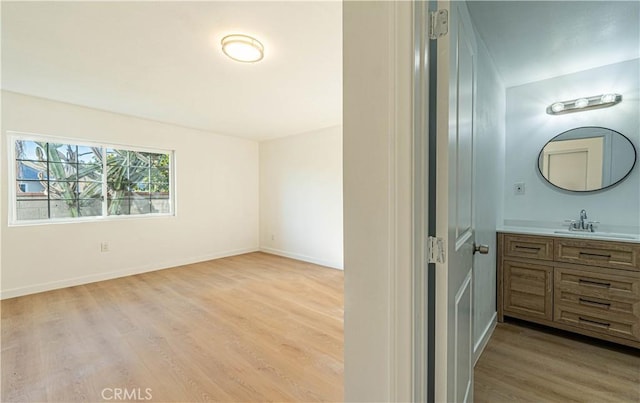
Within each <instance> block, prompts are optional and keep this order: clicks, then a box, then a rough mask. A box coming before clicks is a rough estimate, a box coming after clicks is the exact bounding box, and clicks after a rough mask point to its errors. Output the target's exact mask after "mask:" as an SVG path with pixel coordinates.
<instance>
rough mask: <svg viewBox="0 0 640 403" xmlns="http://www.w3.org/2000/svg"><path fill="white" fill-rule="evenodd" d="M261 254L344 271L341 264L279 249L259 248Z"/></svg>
mask: <svg viewBox="0 0 640 403" xmlns="http://www.w3.org/2000/svg"><path fill="white" fill-rule="evenodd" d="M260 251H261V252H265V253H271V254H272V255H278V256H284V257H289V258H291V259H296V260H302V261H303V262H309V263H313V264H317V265H320V266H326V267H329V268H331V269H337V270H344V268H343V265H342V264H341V263H339V264H338V263H336V262H330V261H328V260H322V259H317V258H315V257H311V256H306V255H301V254H299V253H293V252H287V251H283V250H279V249H274V248H269V247H266V246H261V247H260Z"/></svg>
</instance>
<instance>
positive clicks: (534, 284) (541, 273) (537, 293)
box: [503, 260, 553, 320]
mask: <svg viewBox="0 0 640 403" xmlns="http://www.w3.org/2000/svg"><path fill="white" fill-rule="evenodd" d="M503 270H504V284H503V287H504V293H503V309H504V312H505V313H507V314H508V313H509V312H511V313H517V314H520V315H525V316H529V317H531V318H537V319H546V320H552V319H553V309H552V304H553V289H552V286H551V283H552V280H553V278H552V276H553V275H552V272H553V267H552V266H545V265H536V264H529V263H521V262H512V261H509V260H505V261H504V263H503Z"/></svg>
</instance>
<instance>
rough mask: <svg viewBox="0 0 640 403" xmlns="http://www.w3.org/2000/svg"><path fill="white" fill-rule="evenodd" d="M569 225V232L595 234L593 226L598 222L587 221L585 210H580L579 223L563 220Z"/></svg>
mask: <svg viewBox="0 0 640 403" xmlns="http://www.w3.org/2000/svg"><path fill="white" fill-rule="evenodd" d="M565 222H568V223H569V231H581V232H595V227H594V224H598V223H599V222H598V221H587V210H585V209H582V210H580V221H576V220H565Z"/></svg>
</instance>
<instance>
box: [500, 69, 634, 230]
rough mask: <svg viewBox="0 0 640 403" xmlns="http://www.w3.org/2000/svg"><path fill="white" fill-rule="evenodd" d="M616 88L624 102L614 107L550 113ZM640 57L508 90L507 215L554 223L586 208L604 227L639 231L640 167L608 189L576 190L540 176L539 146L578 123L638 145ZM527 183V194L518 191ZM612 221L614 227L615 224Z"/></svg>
mask: <svg viewBox="0 0 640 403" xmlns="http://www.w3.org/2000/svg"><path fill="white" fill-rule="evenodd" d="M609 92H616V93H619V94H622V96H623V101H622V102H621V103H620V104H618V105H615V106H613V107H610V108H604V109H597V110H590V111H584V112H576V113H569V114H565V115H557V116H551V115H548V114H546V112H545V109H546V107H547V106H548V105H550V104H551V103H553V102H555V101H564V100H568V99H575V98H579V97H584V96H592V95H598V94H603V93H609ZM639 111H640V60H639V59H635V60H631V61H627V62H622V63H617V64H613V65H609V66H604V67H600V68H596V69H591V70H586V71H583V72H579V73H575V74H569V75H565V76H560V77H555V78H552V79H549V80H543V81H538V82H534V83H529V84H525V85H522V86H518V87H511V88H508V89H507V112H506V113H507V114H506V150H505V152H506V175H505V192H504V220H505V223H506V224H511V223H513V222H512V221H513V220H525V221H530V222H550V223H557V225H561V223H562V221H563V220H566V219H577V218H578V214H579V212H580V210H581V209H586V210H587V213H588V215H589V219H591V220H596V221H600V222H601V223H602V224H601V229H603V230H604V229H606V228H607V227H610V228H611V229H612V230H617V231H630V232H638V231H640V209H639V208H638V206H640V167H639V166H638V164H636V167H635V168H634V171H633V172H632V173H631V175H630V176H629V177H627V179H626V180H625V181H624V182H622V183H620V184H619V185H617V186H615V187H613V188H610V189H607V190H605V191H599V192H593V193H572V192H566V191H562V190H558V189H556V188H553V187H552V186H551V185H549V184H548V183H546V181H544V179H543V178H542V177H541V176H540V175H539V173H538V168H537V166H538V165H537V163H538V154H539V152H540V149H541V148H542V147H543V146H544V145H545V143H546V142H547V141H549V140H550V139H551V138H552V137H554V136H555V135H557V134H559V133H561V132H564V131H566V130H569V129H572V128H575V127H580V126H602V127H607V128H610V129H613V130H616V131H618V132H620V133H622V134H624V135H625V136H627V137H628V138H629V139H630V140H631V141H632V142H633V144H634V145H635V147H636V150H640V149H639V147H638V146H639V145H640V130H639V127H640V113H639ZM516 182H524V183H525V189H526V193H525V194H524V195H514V193H513V185H514V183H516ZM612 226H613V227H612Z"/></svg>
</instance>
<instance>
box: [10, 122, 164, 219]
mask: <svg viewBox="0 0 640 403" xmlns="http://www.w3.org/2000/svg"><path fill="white" fill-rule="evenodd" d="M19 140H27V141H42V142H48V143H63V144H72V145H81V146H90V147H100V148H102V149H103V152H104V153H106V150H107V149H108V148H115V149H120V150H127V151H138V152H148V153H157V154H168V155H169V212H168V213H148V214H123V215H108V214H107V203H108V201H107V182H106V181H105V180H104V175H106V173H107V166H106V165H107V160H106V158H104V156H103V159H102V163H103V167H102V169H103V182H102V195H103V202H102V215H101V216H90V217H75V218H67V217H65V218H46V219H39V220H18V211H17V196H18V195H17V193H16V181H17V172H16V145H15V143H16V141H19ZM7 142H8V146H7V156H8V158H7V163H8V167H7V174H8V178H9V180H8V188H9V189H8V192H7V194H8V196H9V200H8V201H9V203H8V204H7V207H8V225H9V226H29V225H45V224H71V223H82V222H85V223H86V222H100V221H121V220H134V219H153V218H158V217H164V218H166V217H175V215H176V191H175V189H176V186H175V182H176V181H175V175H176V174H175V172H176V167H175V160H176V158H175V150H167V149H162V148H152V147H139V146H132V145H128V144H117V143H103V142H96V141H91V140H84V139H80V138H72V137H61V136H51V135H44V134H36V133H26V132H17V131H7Z"/></svg>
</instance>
